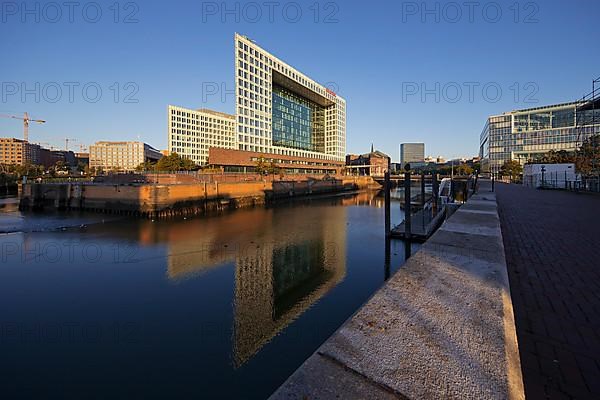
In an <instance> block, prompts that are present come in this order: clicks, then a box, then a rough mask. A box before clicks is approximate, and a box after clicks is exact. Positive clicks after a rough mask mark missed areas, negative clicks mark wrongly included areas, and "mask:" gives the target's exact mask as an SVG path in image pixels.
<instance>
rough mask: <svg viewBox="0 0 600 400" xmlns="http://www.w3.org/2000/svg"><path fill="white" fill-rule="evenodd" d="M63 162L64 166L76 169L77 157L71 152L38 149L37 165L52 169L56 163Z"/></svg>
mask: <svg viewBox="0 0 600 400" xmlns="http://www.w3.org/2000/svg"><path fill="white" fill-rule="evenodd" d="M59 161H60V162H63V163H64V164H65V165H66V166H69V167H76V166H77V157H76V156H75V153H73V152H72V151H70V150H69V151H65V150H48V149H44V148H42V149H40V159H39V164H41V165H43V166H44V167H46V168H48V167H52V166H54V165H56V163H57V162H59Z"/></svg>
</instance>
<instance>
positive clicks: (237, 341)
mask: <svg viewBox="0 0 600 400" xmlns="http://www.w3.org/2000/svg"><path fill="white" fill-rule="evenodd" d="M296 210H297V209H296ZM306 211H307V212H306V213H304V212H291V213H290V212H286V210H277V211H276V212H275V213H274V214H273V217H274V218H273V224H272V228H273V229H271V230H270V234H271V235H272V237H270V238H266V237H265V239H268V240H265V241H264V242H263V245H262V246H261V247H260V248H257V249H256V251H248V252H244V253H242V254H240V256H239V257H238V259H237V260H236V274H235V275H236V277H235V280H236V282H235V283H236V287H235V299H234V304H235V317H234V329H233V360H234V364H235V366H236V367H239V366H241V365H242V364H244V363H245V362H246V361H248V360H249V359H250V358H251V357H252V356H253V355H254V354H256V353H257V352H258V351H259V350H260V349H261V348H262V347H263V346H264V345H265V344H266V343H267V342H269V341H270V340H271V339H272V338H273V337H274V336H275V335H277V334H278V333H279V332H280V331H282V330H283V329H284V328H285V327H287V326H288V325H289V324H290V323H291V322H292V321H294V320H295V319H296V318H297V317H298V316H300V315H301V314H302V313H303V312H304V311H306V310H307V309H308V308H309V307H310V306H311V305H312V304H314V303H315V302H316V301H318V300H319V299H320V298H321V297H323V296H324V295H325V294H326V293H327V292H328V291H329V290H331V288H333V287H334V286H335V285H337V284H338V283H339V282H341V281H342V280H343V278H344V276H345V273H346V255H345V253H346V209H345V207H318V208H307V209H306ZM291 227H293V229H294V232H290V231H289V229H290V228H291Z"/></svg>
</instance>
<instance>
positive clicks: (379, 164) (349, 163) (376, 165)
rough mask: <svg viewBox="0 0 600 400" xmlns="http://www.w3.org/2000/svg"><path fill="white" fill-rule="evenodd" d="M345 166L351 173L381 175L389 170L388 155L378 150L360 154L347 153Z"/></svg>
mask: <svg viewBox="0 0 600 400" xmlns="http://www.w3.org/2000/svg"><path fill="white" fill-rule="evenodd" d="M346 168H347V169H348V170H350V172H351V173H352V174H353V175H370V176H383V174H384V173H385V172H387V171H389V170H390V157H389V156H388V155H387V154H385V153H382V152H381V151H379V150H373V151H371V152H370V153H366V154H361V155H356V154H348V155H347V156H346Z"/></svg>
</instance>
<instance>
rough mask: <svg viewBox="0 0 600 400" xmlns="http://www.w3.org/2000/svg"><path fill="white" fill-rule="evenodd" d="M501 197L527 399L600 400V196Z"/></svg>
mask: <svg viewBox="0 0 600 400" xmlns="http://www.w3.org/2000/svg"><path fill="white" fill-rule="evenodd" d="M496 192H497V193H496V195H497V201H498V214H499V217H500V225H501V228H502V237H503V241H504V251H505V253H506V263H507V268H508V274H509V280H510V285H511V291H513V292H515V293H518V295H516V296H513V297H512V301H513V308H514V311H515V319H516V321H517V322H516V328H517V337H518V339H519V349H520V352H521V365H522V369H523V380H524V385H525V394H526V396H527V397H528V398H534V399H537V398H544V397H540V396H547V397H546V398H556V399H560V398H573V399H597V398H600V369H599V368H598V363H597V362H596V361H595V360H600V338H599V337H598V331H599V329H598V325H599V324H600V295H599V292H600V290H599V286H600V261H599V260H600V213H598V210H599V209H600V196H596V195H589V194H576V193H570V192H563V191H548V190H546V191H539V190H534V189H530V188H524V187H522V186H520V185H506V184H498V185H496ZM521 321H527V322H523V323H520V322H521ZM532 341H534V342H535V347H536V349H535V350H533V349H531V348H530V347H531V342H532ZM550 356H552V357H550ZM553 360H557V361H558V362H554V361H553ZM557 385H558V386H557Z"/></svg>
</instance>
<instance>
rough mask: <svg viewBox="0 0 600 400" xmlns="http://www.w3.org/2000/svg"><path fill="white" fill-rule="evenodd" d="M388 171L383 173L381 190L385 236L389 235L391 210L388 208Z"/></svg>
mask: <svg viewBox="0 0 600 400" xmlns="http://www.w3.org/2000/svg"><path fill="white" fill-rule="evenodd" d="M390 187H391V184H390V173H389V171H388V172H386V173H385V182H384V184H383V191H384V196H385V237H386V238H388V237H390V235H391V233H392V230H391V210H390V203H391V201H390V200H391V199H390Z"/></svg>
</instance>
